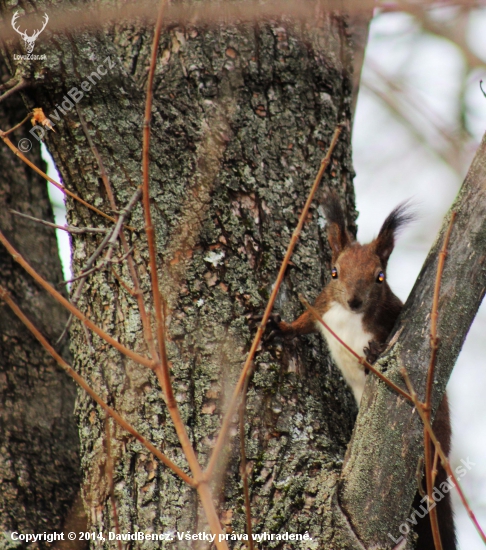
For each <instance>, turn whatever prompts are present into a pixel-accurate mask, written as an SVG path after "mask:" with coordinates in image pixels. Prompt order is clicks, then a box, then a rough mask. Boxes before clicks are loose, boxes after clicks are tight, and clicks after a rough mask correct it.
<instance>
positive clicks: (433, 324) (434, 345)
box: [425, 212, 456, 409]
mask: <svg viewBox="0 0 486 550" xmlns="http://www.w3.org/2000/svg"><path fill="white" fill-rule="evenodd" d="M455 219H456V213H455V212H452V213H451V221H450V222H449V227H448V229H447V233H446V235H445V238H444V243H443V245H442V249H441V251H440V252H439V261H438V264H437V274H436V277H435V287H434V297H433V301H432V313H431V315H430V347H431V350H432V354H431V356H430V363H429V370H428V373H427V387H426V390H425V407H426V409H427V408H428V407H430V400H431V397H432V388H433V385H434V369H435V361H436V358H437V349H438V346H439V339H438V338H437V320H438V317H439V293H440V282H441V279H442V271H443V270H444V262H445V259H446V257H447V247H448V246H449V240H450V237H451V231H452V225H453V224H454V220H455Z"/></svg>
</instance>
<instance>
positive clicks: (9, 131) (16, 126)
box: [0, 100, 32, 136]
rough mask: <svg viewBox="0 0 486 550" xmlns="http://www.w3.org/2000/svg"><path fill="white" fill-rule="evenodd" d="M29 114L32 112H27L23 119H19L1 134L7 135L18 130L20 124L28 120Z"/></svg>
mask: <svg viewBox="0 0 486 550" xmlns="http://www.w3.org/2000/svg"><path fill="white" fill-rule="evenodd" d="M0 101H1V100H0ZM31 116H32V113H28V114H27V116H26V117H25V118H24V119H23V120H21V121H20V122H19V123H18V124H16V125H15V126H13V127H12V128H10V130H7V131H6V132H4V134H3V135H4V136H8V135H9V134H12V133H13V132H15V130H18V129H19V128H20V127H21V126H23V125H24V124H25V123H26V122H27V121H28V120H29V118H30V117H31Z"/></svg>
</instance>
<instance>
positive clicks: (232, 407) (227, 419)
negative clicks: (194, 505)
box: [205, 124, 343, 479]
mask: <svg viewBox="0 0 486 550" xmlns="http://www.w3.org/2000/svg"><path fill="white" fill-rule="evenodd" d="M342 129H343V125H342V124H338V125H337V126H336V129H335V130H334V134H333V136H332V139H331V143H330V145H329V149H328V151H327V153H326V156H325V157H324V158H323V159H322V162H321V166H320V168H319V172H318V173H317V176H316V179H315V180H314V184H313V185H312V188H311V190H310V192H309V196H308V198H307V201H306V203H305V206H304V208H303V210H302V213H301V215H300V218H299V223H298V224H297V227H296V228H295V230H294V233H293V234H292V239H291V240H290V243H289V246H288V248H287V252H286V254H285V257H284V259H283V261H282V265H281V266H280V271H279V273H278V276H277V280H276V282H275V286H274V287H273V290H272V293H271V295H270V298H269V300H268V304H267V307H266V309H265V313H264V314H263V318H262V321H261V323H260V326H259V327H258V330H257V333H256V335H255V338H254V339H253V343H252V345H251V348H250V351H249V353H248V356H247V358H246V361H245V364H244V366H243V370H242V371H241V374H240V378H239V380H238V382H237V384H236V386H235V389H234V390H233V395H232V397H231V401H230V403H229V406H228V410H227V411H226V414H225V415H224V418H223V423H222V425H221V429H220V431H219V435H218V439H217V440H216V444H215V446H214V449H213V452H212V454H211V458H210V460H209V464H208V466H207V468H206V472H205V474H206V476H207V478H208V479H211V476H212V475H213V472H214V468H215V466H216V463H217V461H218V458H219V455H220V453H221V450H222V448H223V445H224V442H225V439H226V435H227V433H228V430H229V428H230V425H231V420H232V418H233V415H234V413H235V411H236V407H237V406H238V397H239V395H240V392H241V390H242V389H243V386H244V384H245V380H246V377H247V376H248V373H249V371H250V368H251V367H252V363H253V357H254V355H255V352H256V350H257V347H258V345H259V344H260V341H261V339H262V335H263V332H264V331H265V325H266V324H267V321H268V318H269V317H270V314H271V313H272V309H273V304H274V303H275V299H276V297H277V294H278V291H279V289H280V285H281V283H282V281H283V278H284V275H285V271H286V269H287V265H288V263H289V260H290V257H291V255H292V252H293V250H294V247H295V245H296V243H297V239H298V238H299V235H300V232H301V231H302V227H303V225H304V222H305V220H306V218H307V213H308V212H309V208H310V205H311V203H312V200H313V198H314V195H315V192H316V191H317V188H318V187H319V183H320V181H321V179H322V176H323V174H324V172H325V170H326V168H327V167H328V165H329V163H330V161H331V155H332V153H333V151H334V148H335V147H336V144H337V142H338V139H339V136H340V134H341V131H342Z"/></svg>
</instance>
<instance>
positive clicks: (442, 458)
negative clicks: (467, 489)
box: [401, 367, 486, 544]
mask: <svg viewBox="0 0 486 550" xmlns="http://www.w3.org/2000/svg"><path fill="white" fill-rule="evenodd" d="M401 373H402V376H403V378H404V380H405V384H406V385H407V388H408V391H409V392H410V397H411V398H412V402H413V404H414V405H415V408H416V409H417V412H418V413H419V416H420V418H421V419H422V422H423V423H424V426H425V429H426V430H427V432H428V434H429V436H430V439H431V440H432V442H433V444H434V445H435V448H436V449H437V452H438V454H439V457H440V461H441V464H442V466H444V469H445V471H446V472H447V474H448V476H449V477H450V478H451V479H452V481H453V482H454V485H455V487H456V488H457V492H458V493H459V497H460V499H461V501H462V504H463V505H464V508H465V509H466V511H467V513H468V515H469V517H470V519H471V521H472V522H473V524H474V526H475V527H476V530H477V532H478V533H479V536H480V537H481V539H482V541H483V542H484V543H485V544H486V535H485V534H484V532H483V530H482V529H481V526H480V525H479V523H478V520H477V519H476V516H475V515H474V512H473V511H472V510H471V508H470V506H469V503H468V502H467V499H466V496H465V495H464V493H463V491H462V489H461V486H460V485H459V482H458V481H457V478H456V476H455V475H454V472H453V471H452V468H451V465H450V463H449V460H448V458H447V456H446V454H445V453H444V451H443V450H442V447H441V444H440V442H439V440H438V439H437V437H436V435H435V434H434V431H433V430H432V426H431V425H430V421H429V419H428V418H427V414H426V411H425V409H424V404H423V403H421V402H420V401H419V399H418V397H417V393H416V392H415V390H414V389H413V386H412V383H411V381H410V377H409V376H408V372H407V369H406V368H405V367H402V369H401Z"/></svg>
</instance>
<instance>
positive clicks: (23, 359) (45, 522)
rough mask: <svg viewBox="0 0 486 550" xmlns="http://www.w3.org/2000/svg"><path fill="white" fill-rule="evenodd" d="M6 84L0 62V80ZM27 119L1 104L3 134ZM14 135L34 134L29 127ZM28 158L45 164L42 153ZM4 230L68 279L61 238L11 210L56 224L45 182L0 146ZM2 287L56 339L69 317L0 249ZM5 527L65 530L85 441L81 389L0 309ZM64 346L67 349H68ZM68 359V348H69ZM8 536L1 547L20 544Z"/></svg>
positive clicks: (19, 108) (41, 265) (57, 277)
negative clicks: (78, 417)
mask: <svg viewBox="0 0 486 550" xmlns="http://www.w3.org/2000/svg"><path fill="white" fill-rule="evenodd" d="M7 79H8V71H7V67H6V66H5V65H4V63H3V62H1V61H0V81H1V82H2V83H3V82H5V81H6V80H7ZM25 114H26V111H25V107H24V106H23V103H22V100H21V98H20V97H19V96H18V95H17V96H15V95H14V96H11V97H10V98H8V99H6V100H5V101H4V102H2V103H0V129H2V130H4V131H5V130H7V129H9V128H11V127H12V126H14V125H15V124H16V123H17V122H19V121H20V120H21V119H22V118H23V117H24V116H25ZM13 136H15V137H12V135H11V136H10V137H11V138H12V139H14V141H15V143H17V142H18V141H20V140H21V139H25V138H27V137H31V136H29V134H28V128H26V129H21V130H19V131H17V132H16V133H15V134H13ZM30 159H31V160H32V162H34V163H36V164H37V165H38V166H41V167H42V166H43V165H44V163H43V161H42V159H41V156H40V148H39V147H38V146H36V147H34V148H33V149H32V151H31V152H30ZM0 166H1V171H0V229H1V230H2V232H4V233H5V234H6V235H8V237H9V239H10V240H11V242H12V243H14V244H15V246H16V247H17V248H18V249H19V250H20V251H21V253H22V254H25V256H27V257H28V258H29V259H30V261H31V262H32V264H33V265H34V266H35V267H36V269H38V271H39V272H40V273H42V275H43V276H44V277H46V278H47V279H48V280H49V281H50V282H51V284H54V285H56V284H58V283H59V282H60V281H61V280H62V272H61V264H60V262H59V257H58V253H57V243H56V237H55V233H54V231H53V230H52V229H50V228H47V227H44V226H39V225H38V224H35V223H34V222H32V221H28V220H25V219H23V218H19V217H17V216H15V215H14V214H13V213H12V212H11V210H17V211H21V212H23V213H25V214H28V215H31V216H34V217H37V218H42V219H46V220H50V221H52V208H51V205H50V202H49V198H48V196H47V188H46V184H45V181H44V180H43V179H42V178H40V177H39V176H37V175H35V174H34V173H33V172H32V171H31V170H30V169H29V168H27V166H26V165H25V164H23V163H21V162H20V161H19V160H18V159H17V158H16V157H15V156H14V155H13V154H12V153H11V151H10V150H8V149H7V148H6V147H4V146H2V147H1V148H0ZM0 264H1V270H0V284H1V285H2V286H3V287H6V288H8V290H9V292H10V293H11V294H12V296H13V297H14V299H15V300H16V301H17V302H18V303H21V304H22V306H23V308H24V309H25V311H26V312H27V313H28V315H29V316H30V317H31V319H32V320H33V321H34V322H35V323H36V324H37V326H38V327H39V328H40V329H41V330H42V332H43V333H44V334H45V335H47V336H48V337H49V338H51V339H52V340H55V339H56V338H57V337H58V336H59V334H60V332H61V331H62V327H63V324H64V323H65V322H66V319H67V315H66V312H65V311H64V310H63V308H61V307H60V306H59V305H57V304H56V303H55V302H54V301H53V300H52V299H50V298H49V297H48V296H47V295H46V294H45V293H44V292H43V291H42V290H41V289H40V288H39V287H38V286H37V285H36V284H35V283H34V281H33V280H32V279H31V278H30V277H29V276H28V275H27V274H26V273H25V272H24V271H23V270H22V269H21V268H20V267H19V266H17V264H16V263H15V262H14V261H13V260H12V258H11V257H10V256H9V254H8V253H7V252H6V250H5V249H4V248H3V247H1V248H0ZM0 308H1V311H0V334H1V339H0V357H1V360H0V403H1V405H0V530H1V531H2V532H5V533H8V532H15V531H17V532H19V533H32V532H33V533H41V532H44V531H48V532H51V531H55V530H60V529H61V528H62V526H63V524H64V520H65V517H66V514H67V511H68V509H69V508H70V506H71V505H72V503H73V500H74V497H75V495H76V492H77V491H78V488H79V482H80V471H79V455H78V450H79V439H78V434H77V428H76V424H75V419H74V415H73V409H74V398H75V387H74V384H73V383H72V382H71V380H69V379H68V378H67V377H66V375H65V374H64V373H63V372H61V371H60V370H59V369H58V368H57V366H56V363H55V361H53V360H52V359H51V358H50V357H48V356H47V355H46V354H45V352H44V351H43V350H42V348H41V347H40V346H39V344H38V343H37V342H36V341H35V339H34V338H33V337H32V336H31V335H30V333H29V331H28V330H27V329H26V328H25V327H24V326H23V325H22V324H21V323H20V322H19V321H18V320H17V319H16V317H15V316H14V315H13V314H12V313H11V312H10V310H9V309H8V307H6V306H5V305H4V304H3V303H1V304H0ZM64 348H67V346H65V345H64ZM64 352H65V354H68V350H67V349H64ZM7 536H8V535H6V536H5V537H4V536H2V537H1V541H0V548H10V547H12V548H13V547H18V543H16V544H15V543H11V542H10V541H9V540H8V538H7Z"/></svg>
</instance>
